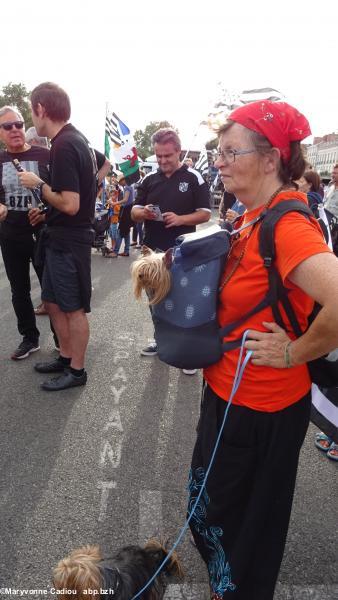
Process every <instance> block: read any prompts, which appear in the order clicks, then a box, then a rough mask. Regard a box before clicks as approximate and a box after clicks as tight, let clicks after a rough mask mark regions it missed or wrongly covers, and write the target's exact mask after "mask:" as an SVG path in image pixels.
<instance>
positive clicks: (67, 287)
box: [41, 248, 91, 312]
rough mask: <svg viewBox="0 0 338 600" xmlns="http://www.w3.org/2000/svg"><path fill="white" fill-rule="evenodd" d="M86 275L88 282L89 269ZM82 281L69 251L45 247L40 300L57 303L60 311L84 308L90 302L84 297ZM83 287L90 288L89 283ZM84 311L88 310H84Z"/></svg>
mask: <svg viewBox="0 0 338 600" xmlns="http://www.w3.org/2000/svg"><path fill="white" fill-rule="evenodd" d="M82 276H83V273H82ZM88 277H89V283H90V270H89V272H88ZM82 283H83V282H82V281H81V277H80V274H79V269H78V268H77V265H76V261H75V259H74V257H73V255H72V254H71V252H61V251H59V250H52V249H51V248H46V258H45V263H44V270H43V277H42V293H41V299H42V300H44V301H46V302H53V303H54V304H57V305H58V307H59V308H60V309H61V310H62V312H74V311H76V310H80V309H81V308H83V309H85V310H86V307H87V306H88V304H89V303H90V297H89V298H84V293H83V285H82ZM87 283H88V282H87ZM85 287H86V288H87V289H88V290H89V289H90V290H91V284H90V285H87V286H85ZM87 295H88V294H87ZM86 312H89V311H88V310H86Z"/></svg>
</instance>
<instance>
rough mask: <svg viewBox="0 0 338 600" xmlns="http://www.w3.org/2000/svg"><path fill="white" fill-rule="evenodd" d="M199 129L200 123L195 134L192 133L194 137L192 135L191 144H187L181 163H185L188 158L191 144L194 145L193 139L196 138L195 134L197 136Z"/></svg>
mask: <svg viewBox="0 0 338 600" xmlns="http://www.w3.org/2000/svg"><path fill="white" fill-rule="evenodd" d="M200 127H201V123H199V124H198V127H197V129H196V132H195V133H194V135H193V138H192V141H191V144H189V146H188V150H186V152H185V155H184V157H183V158H182V162H184V161H185V159H186V158H187V156H188V154H189V152H190V150H191V146H192V145H193V143H194V139H195V138H196V137H197V134H198V132H199V129H200Z"/></svg>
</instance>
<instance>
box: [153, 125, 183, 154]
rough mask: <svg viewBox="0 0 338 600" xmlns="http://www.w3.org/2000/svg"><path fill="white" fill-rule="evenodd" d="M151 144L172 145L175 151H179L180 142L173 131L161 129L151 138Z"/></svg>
mask: <svg viewBox="0 0 338 600" xmlns="http://www.w3.org/2000/svg"><path fill="white" fill-rule="evenodd" d="M151 143H152V145H153V146H154V145H155V144H169V143H170V144H173V145H174V146H175V150H181V140H180V138H179V137H178V135H177V133H176V131H175V129H171V128H170V127H161V129H158V130H157V131H155V133H154V134H153V135H152V136H151Z"/></svg>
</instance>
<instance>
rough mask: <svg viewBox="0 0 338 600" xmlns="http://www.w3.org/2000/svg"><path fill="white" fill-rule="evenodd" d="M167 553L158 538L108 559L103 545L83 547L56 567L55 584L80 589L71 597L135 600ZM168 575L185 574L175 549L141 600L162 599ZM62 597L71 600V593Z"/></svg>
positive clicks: (78, 599)
mask: <svg viewBox="0 0 338 600" xmlns="http://www.w3.org/2000/svg"><path fill="white" fill-rule="evenodd" d="M166 556H167V550H166V548H165V545H162V544H161V543H160V542H158V541H157V540H150V541H149V542H147V544H146V545H145V546H144V548H141V547H140V546H126V547H125V548H122V549H121V550H120V551H119V552H117V554H115V555H114V556H113V557H111V558H106V559H103V558H102V555H101V551H100V548H99V546H89V545H88V546H83V547H82V548H78V549H77V550H73V552H72V553H71V554H70V555H69V556H67V557H66V558H63V559H62V560H60V562H59V563H58V565H57V566H56V567H55V569H54V571H53V581H54V587H55V589H56V590H76V595H75V594H72V596H71V597H72V598H76V600H99V599H101V600H109V599H114V600H131V599H132V598H133V597H134V596H135V595H136V594H137V593H138V592H140V591H141V589H142V588H143V587H144V586H145V585H146V584H147V583H148V581H149V580H150V579H151V577H152V576H153V575H154V574H155V572H156V571H157V569H158V567H159V566H160V564H161V563H162V561H163V560H164V559H165V557H166ZM166 575H174V576H177V577H179V578H181V577H182V570H181V567H180V565H179V562H178V559H177V555H176V553H175V552H174V553H173V555H172V556H171V557H170V559H169V560H168V562H167V563H166V564H165V565H164V567H163V569H162V571H161V572H160V573H159V574H158V575H157V576H156V579H155V580H154V581H153V582H152V583H151V584H150V585H149V587H148V588H147V589H146V590H145V591H144V592H143V593H142V595H141V596H139V600H161V599H162V598H163V596H164V592H165V588H166V577H165V576H166ZM102 590H105V592H103V591H102ZM109 590H111V591H110V593H109ZM112 590H113V592H112ZM90 591H91V592H90ZM58 598H59V599H60V600H69V594H67V592H65V593H64V594H62V593H58Z"/></svg>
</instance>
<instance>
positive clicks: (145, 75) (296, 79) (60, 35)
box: [0, 0, 338, 151]
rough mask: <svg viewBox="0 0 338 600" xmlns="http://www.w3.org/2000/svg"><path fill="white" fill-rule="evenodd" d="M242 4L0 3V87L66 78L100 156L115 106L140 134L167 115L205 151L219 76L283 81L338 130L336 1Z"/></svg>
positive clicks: (233, 83)
mask: <svg viewBox="0 0 338 600" xmlns="http://www.w3.org/2000/svg"><path fill="white" fill-rule="evenodd" d="M232 4H233V5H232V6H230V2H229V0H214V1H213V2H205V0H204V1H203V2H202V1H199V0H195V1H194V2H192V1H190V0H186V1H184V0H167V2H163V0H162V2H161V1H159V0H156V1H154V0H143V1H136V0H126V1H125V2H117V0H115V1H114V0H110V1H107V0H96V1H95V2H94V1H93V0H67V1H66V0H57V1H54V2H51V1H50V0H34V2H27V0H25V1H23V0H16V2H15V3H14V4H13V5H12V6H13V8H12V9H10V8H9V5H6V8H3V9H2V12H3V15H2V27H1V34H0V39H1V47H2V52H3V60H2V61H1V69H0V88H1V87H2V86H4V85H7V84H8V83H9V82H13V83H24V84H25V85H26V87H27V89H28V90H31V89H33V88H34V86H36V85H38V84H39V83H41V82H43V81H54V82H55V83H58V84H59V85H61V87H63V88H64V89H65V90H66V91H67V92H68V94H69V96H70V99H71V104H72V116H71V122H72V123H73V124H74V125H75V126H76V127H78V128H79V129H80V130H81V131H82V132H83V133H84V134H85V135H86V136H87V137H88V138H89V140H90V141H91V142H92V143H93V144H94V146H95V147H96V148H97V149H99V150H101V151H103V148H104V121H105V111H106V105H107V103H108V105H109V107H110V108H111V109H112V110H113V111H114V112H115V113H117V115H118V116H119V117H120V118H121V119H122V120H123V121H124V122H125V123H126V124H127V125H128V126H129V128H130V129H131V130H132V131H135V130H136V129H143V128H144V127H145V126H146V125H147V124H148V123H149V122H150V121H157V120H167V121H169V122H170V123H171V124H172V125H173V126H175V127H177V129H178V130H179V133H180V135H181V139H182V142H183V147H185V148H187V147H189V148H190V149H199V148H200V147H201V146H202V145H203V142H205V141H207V140H208V139H211V138H212V137H214V136H213V135H212V134H211V133H210V132H209V131H208V130H207V129H206V128H205V127H199V123H200V122H201V121H203V120H204V119H206V117H207V115H208V112H210V111H211V110H212V107H213V103H214V102H215V99H216V98H217V92H218V87H217V84H218V82H221V83H222V84H223V85H224V86H225V87H226V88H228V89H230V90H234V91H240V90H243V89H248V88H249V89H250V88H259V87H273V88H276V89H277V90H279V91H281V92H282V93H283V94H284V96H285V100H286V101H287V102H289V103H290V104H293V105H294V106H296V107H297V108H298V109H299V110H300V111H301V112H302V113H303V114H304V115H305V116H306V117H307V118H308V120H309V122H310V126H311V129H312V133H313V134H314V135H324V134H325V133H331V132H333V131H336V132H338V83H337V80H336V78H335V72H336V69H337V67H336V60H337V56H338V52H337V50H338V25H337V23H338V2H336V1H335V0H334V1H332V0H322V1H321V2H318V3H309V2H308V0H307V1H306V2H305V1H304V0H284V1H283V2H272V1H271V0H269V1H267V0H256V1H255V2H246V1H242V2H240V1H236V2H233V3H232ZM306 141H308V142H311V141H312V138H309V139H308V140H306Z"/></svg>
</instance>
